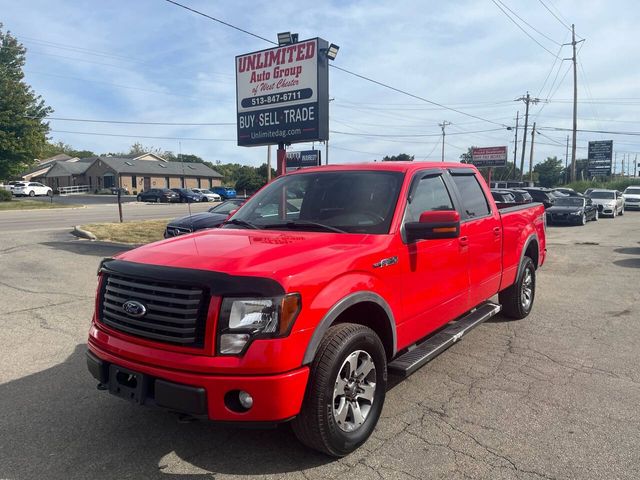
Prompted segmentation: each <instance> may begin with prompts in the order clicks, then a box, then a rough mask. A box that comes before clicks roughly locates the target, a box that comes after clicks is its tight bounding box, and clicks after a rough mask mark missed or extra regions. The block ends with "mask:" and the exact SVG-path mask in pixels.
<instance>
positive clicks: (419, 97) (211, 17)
mask: <svg viewBox="0 0 640 480" xmlns="http://www.w3.org/2000/svg"><path fill="white" fill-rule="evenodd" d="M165 1H166V2H169V3H171V4H173V5H176V6H178V7H181V8H184V9H185V10H189V11H190V12H193V13H195V14H197V15H201V16H203V17H205V18H208V19H210V20H212V21H214V22H218V23H221V24H222V25H225V26H227V27H230V28H233V29H235V30H238V31H240V32H243V33H246V34H247V35H251V36H252V37H255V38H259V39H260V40H264V41H265V42H268V43H270V44H272V45H277V43H276V42H274V41H272V40H269V39H268V38H265V37H262V36H260V35H257V34H255V33H252V32H249V31H248V30H245V29H243V28H240V27H237V26H235V25H232V24H230V23H228V22H225V21H223V20H220V19H219V18H216V17H213V16H211V15H207V14H206V13H203V12H201V11H199V10H196V9H194V8H191V7H187V6H186V5H182V4H181V3H178V2H176V1H174V0H165ZM329 66H330V67H333V68H335V69H336V70H340V71H341V72H344V73H347V74H349V75H353V76H354V77H357V78H360V79H362V80H365V81H368V82H371V83H374V84H376V85H379V86H381V87H384V88H387V89H389V90H393V91H394V92H397V93H401V94H403V95H407V96H409V97H411V98H415V99H417V100H421V101H423V102H425V103H429V104H431V105H436V106H438V107H440V108H444V109H446V110H450V111H452V112H456V113H459V114H460V115H465V116H467V117H471V118H475V119H477V120H482V121H484V122H487V123H493V124H495V125H500V126H503V127H506V125H503V124H500V123H496V122H494V121H492V120H489V119H486V118H482V117H479V116H477V115H473V114H471V113H467V112H463V111H462V110H458V109H455V108H452V107H447V106H446V105H442V104H441V103H438V102H434V101H432V100H428V99H426V98H424V97H421V96H419V95H414V94H413V93H409V92H407V91H405V90H401V89H399V88H396V87H393V86H391V85H388V84H386V83H383V82H379V81H378V80H374V79H373V78H370V77H367V76H365V75H361V74H359V73H356V72H352V71H351V70H347V69H346V68H342V67H338V66H337V65H335V64H333V63H331V64H330V65H329Z"/></svg>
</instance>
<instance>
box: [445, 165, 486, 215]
mask: <svg viewBox="0 0 640 480" xmlns="http://www.w3.org/2000/svg"><path fill="white" fill-rule="evenodd" d="M452 177H453V181H454V183H455V184H456V187H458V190H459V191H460V196H461V197H462V208H463V209H464V211H465V213H466V216H467V217H469V218H478V217H484V216H487V215H489V212H490V210H489V204H488V203H487V198H486V197H485V196H484V192H483V191H482V188H481V187H480V184H479V183H478V179H477V178H476V176H475V175H455V174H454V175H452Z"/></svg>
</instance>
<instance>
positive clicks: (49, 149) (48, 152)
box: [40, 142, 96, 159]
mask: <svg viewBox="0 0 640 480" xmlns="http://www.w3.org/2000/svg"><path fill="white" fill-rule="evenodd" d="M59 153H65V154H67V155H69V156H70V157H78V158H86V157H93V156H95V155H96V154H95V153H94V152H92V151H91V150H76V149H75V148H73V147H72V146H71V145H68V144H66V143H64V142H56V143H51V142H47V144H46V145H45V146H44V149H43V151H42V153H41V154H40V155H41V158H42V159H45V158H49V157H53V156H54V155H58V154H59Z"/></svg>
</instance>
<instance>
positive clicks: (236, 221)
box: [225, 218, 260, 230]
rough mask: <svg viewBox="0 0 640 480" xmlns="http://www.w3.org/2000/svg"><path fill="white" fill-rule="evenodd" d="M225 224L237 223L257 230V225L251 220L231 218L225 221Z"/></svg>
mask: <svg viewBox="0 0 640 480" xmlns="http://www.w3.org/2000/svg"><path fill="white" fill-rule="evenodd" d="M225 223H226V224H227V225H239V226H241V227H249V228H253V229H254V230H257V229H258V228H260V227H258V226H257V225H254V224H253V223H251V222H247V221H246V220H240V219H238V218H232V219H231V220H228V221H227V222H225Z"/></svg>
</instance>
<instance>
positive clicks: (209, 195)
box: [191, 188, 222, 202]
mask: <svg viewBox="0 0 640 480" xmlns="http://www.w3.org/2000/svg"><path fill="white" fill-rule="evenodd" d="M191 191H193V192H196V193H201V194H202V195H203V197H204V198H206V200H205V202H219V201H221V200H222V197H220V195H218V194H217V193H213V192H210V191H209V190H206V189H204V188H192V189H191Z"/></svg>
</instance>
